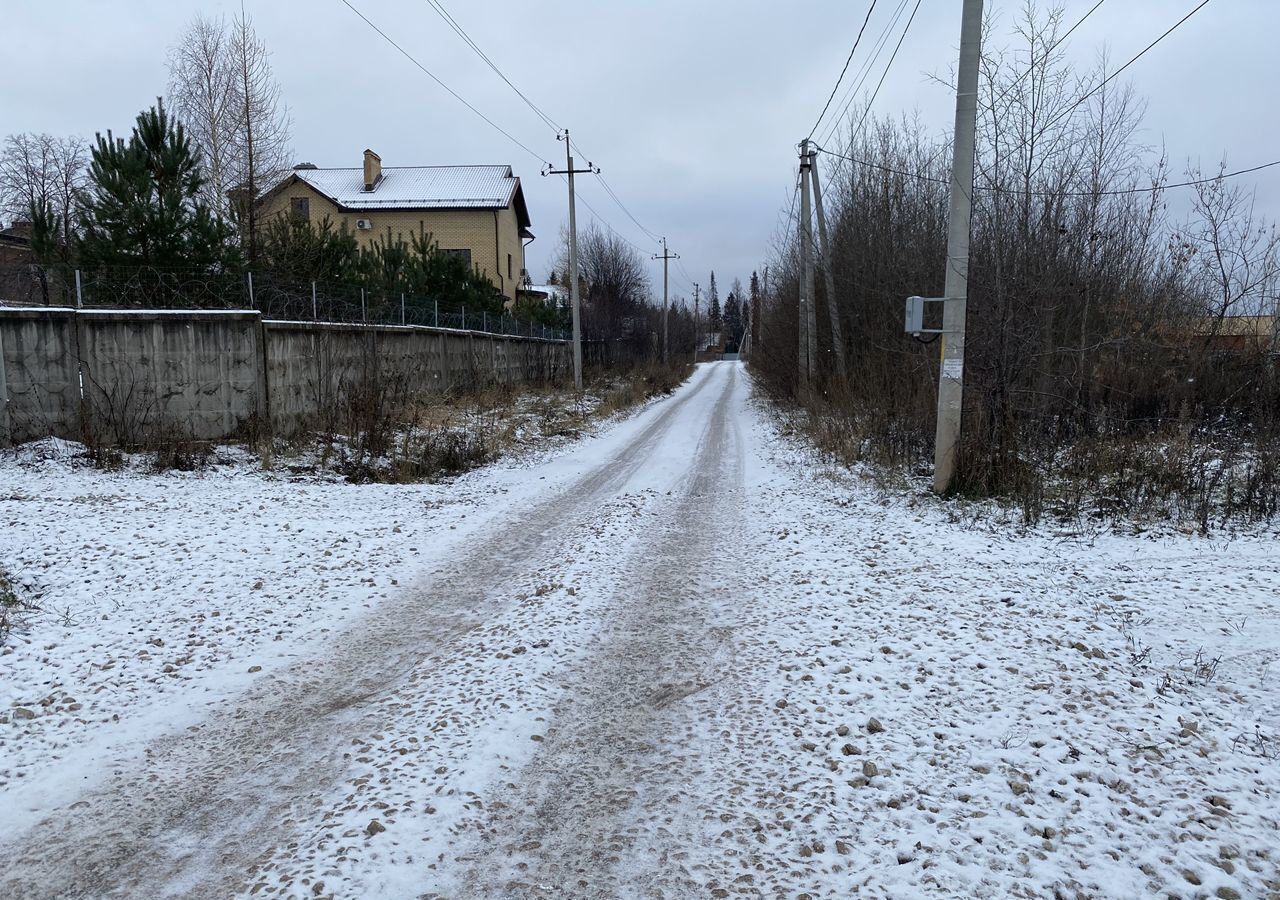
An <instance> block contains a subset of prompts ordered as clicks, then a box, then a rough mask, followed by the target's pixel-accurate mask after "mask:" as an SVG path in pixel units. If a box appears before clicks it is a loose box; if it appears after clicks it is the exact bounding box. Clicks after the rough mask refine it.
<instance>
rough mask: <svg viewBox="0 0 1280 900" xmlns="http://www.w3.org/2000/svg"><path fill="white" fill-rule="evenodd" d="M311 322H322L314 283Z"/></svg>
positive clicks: (312, 283)
mask: <svg viewBox="0 0 1280 900" xmlns="http://www.w3.org/2000/svg"><path fill="white" fill-rule="evenodd" d="M311 321H313V322H319V321H320V313H319V310H318V309H317V308H316V283H315V282H314V281H313V282H311Z"/></svg>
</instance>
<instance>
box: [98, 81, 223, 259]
mask: <svg viewBox="0 0 1280 900" xmlns="http://www.w3.org/2000/svg"><path fill="white" fill-rule="evenodd" d="M89 180H90V183H89V187H88V190H87V191H86V192H85V193H84V194H83V195H82V198H81V199H82V206H83V212H82V217H81V226H82V232H81V234H80V237H79V240H78V241H77V255H78V258H79V263H80V265H81V267H82V268H84V269H89V270H93V269H100V268H110V267H118V266H133V267H136V266H148V267H151V268H154V269H157V270H160V271H173V270H179V269H185V270H189V269H195V270H198V271H201V272H218V271H223V270H225V269H226V268H227V267H228V266H230V265H232V264H233V263H234V261H235V258H236V253H235V251H234V249H233V247H232V243H231V237H232V232H231V229H230V228H229V226H228V225H227V224H226V223H225V222H223V221H222V219H221V218H219V217H218V216H216V215H215V214H214V213H213V212H212V211H211V210H210V209H209V207H208V206H207V205H205V204H204V203H203V202H201V201H200V200H199V199H198V197H199V194H200V189H201V186H202V184H203V181H202V178H201V175H200V170H199V157H198V155H197V154H196V152H195V151H193V150H192V148H191V143H190V142H189V141H188V139H187V136H186V134H185V132H184V131H183V128H182V125H181V124H180V123H175V122H173V121H172V120H171V119H170V118H169V116H168V114H167V113H166V112H165V109H164V103H163V101H157V104H156V106H154V107H152V108H151V109H149V110H147V111H145V112H143V113H140V114H139V115H138V120H137V123H136V124H135V125H134V128H133V134H132V135H131V136H130V138H129V140H128V142H125V141H124V140H123V139H121V138H116V137H114V136H113V135H112V134H111V132H110V131H108V132H107V134H106V136H105V137H104V136H102V135H101V134H99V135H98V136H97V143H96V145H95V146H94V148H93V160H92V162H91V163H90V166H89Z"/></svg>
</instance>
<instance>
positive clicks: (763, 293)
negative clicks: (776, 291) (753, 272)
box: [756, 266, 769, 347]
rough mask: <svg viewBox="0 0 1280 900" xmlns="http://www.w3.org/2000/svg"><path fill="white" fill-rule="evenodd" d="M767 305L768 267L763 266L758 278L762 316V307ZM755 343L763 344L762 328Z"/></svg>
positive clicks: (762, 313)
mask: <svg viewBox="0 0 1280 900" xmlns="http://www.w3.org/2000/svg"><path fill="white" fill-rule="evenodd" d="M768 305H769V267H768V266H765V267H764V277H763V278H762V279H761V280H760V313H761V316H762V317H763V315H764V308H765V307H766V306H768ZM756 343H757V344H759V345H760V346H762V347H763V346H764V329H763V328H761V329H760V333H759V334H757V335H756Z"/></svg>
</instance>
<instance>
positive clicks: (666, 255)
mask: <svg viewBox="0 0 1280 900" xmlns="http://www.w3.org/2000/svg"><path fill="white" fill-rule="evenodd" d="M653 258H654V259H660V260H662V361H663V362H666V361H667V268H668V266H670V264H671V260H673V259H679V258H680V254H679V253H671V252H670V251H668V250H667V239H666V238H663V239H662V255H661V256H659V255H658V254H656V253H655V254H654V255H653Z"/></svg>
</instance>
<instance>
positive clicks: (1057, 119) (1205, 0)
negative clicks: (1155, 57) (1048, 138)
mask: <svg viewBox="0 0 1280 900" xmlns="http://www.w3.org/2000/svg"><path fill="white" fill-rule="evenodd" d="M1208 5H1209V0H1203V2H1201V4H1200V5H1199V6H1197V7H1196V8H1195V9H1193V10H1191V12H1189V13H1187V14H1186V15H1185V16H1183V17H1182V18H1181V19H1179V20H1178V21H1177V22H1174V23H1173V25H1171V26H1170V27H1169V30H1168V31H1166V32H1165V33H1164V34H1162V35H1160V37H1158V38H1156V39H1155V40H1154V41H1152V42H1151V43H1150V44H1147V46H1146V47H1143V48H1142V50H1141V51H1139V53H1138V54H1137V55H1136V56H1134V57H1133V58H1132V59H1130V60H1129V61H1128V62H1127V63H1125V64H1124V65H1123V66H1121V67H1120V68H1118V69H1116V70H1115V71H1114V72H1112V73H1111V74H1110V75H1108V76H1107V77H1106V78H1104V79H1102V81H1100V82H1099V83H1098V85H1097V86H1096V87H1094V88H1093V89H1092V90H1090V91H1089V92H1088V93H1086V94H1085V95H1084V96H1083V97H1081V98H1080V99H1079V100H1077V101H1076V102H1075V103H1073V104H1071V105H1070V106H1068V107H1067V108H1066V109H1064V110H1063V111H1062V112H1061V113H1059V114H1058V115H1057V116H1055V117H1054V118H1053V119H1051V120H1050V121H1049V123H1048V124H1047V125H1045V126H1044V127H1045V130H1048V129H1049V128H1052V127H1053V126H1054V125H1056V124H1057V123H1058V122H1060V121H1062V119H1063V118H1064V117H1066V116H1069V115H1070V114H1071V113H1073V112H1075V110H1076V109H1078V108H1079V107H1080V106H1081V105H1082V104H1083V103H1084V102H1085V101H1086V100H1088V99H1089V98H1090V97H1092V96H1093V95H1095V94H1096V93H1098V91H1100V90H1102V89H1103V88H1104V87H1106V86H1107V84H1108V83H1109V82H1110V81H1111V80H1112V79H1114V78H1115V77H1116V76H1118V75H1119V74H1120V73H1121V72H1123V71H1124V70H1125V69H1127V68H1129V67H1130V66H1131V65H1133V64H1134V63H1136V62H1137V61H1138V60H1140V59H1142V57H1143V56H1145V55H1146V53H1147V51H1148V50H1150V49H1151V48H1152V47H1154V46H1155V45H1156V44H1158V43H1160V42H1161V41H1163V40H1164V39H1165V38H1167V37H1168V36H1169V35H1171V34H1173V32H1174V31H1176V30H1177V29H1178V27H1179V26H1180V25H1182V23H1183V22H1185V21H1187V19H1190V18H1191V17H1192V16H1194V15H1195V14H1196V13H1198V12H1200V10H1202V9H1204V8H1205V7H1206V6H1208Z"/></svg>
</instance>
